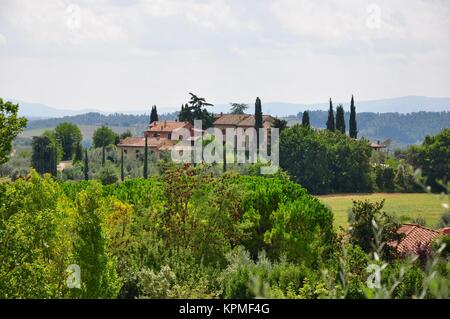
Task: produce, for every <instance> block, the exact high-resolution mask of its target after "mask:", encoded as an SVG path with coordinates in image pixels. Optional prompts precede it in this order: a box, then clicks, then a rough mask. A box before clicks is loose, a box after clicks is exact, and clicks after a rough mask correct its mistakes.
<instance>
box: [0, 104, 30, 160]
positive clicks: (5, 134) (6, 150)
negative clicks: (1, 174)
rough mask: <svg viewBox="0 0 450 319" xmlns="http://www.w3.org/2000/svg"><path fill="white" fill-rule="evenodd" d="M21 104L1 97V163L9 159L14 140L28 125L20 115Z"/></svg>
mask: <svg viewBox="0 0 450 319" xmlns="http://www.w3.org/2000/svg"><path fill="white" fill-rule="evenodd" d="M18 112H19V105H18V104H13V103H12V102H5V101H3V99H2V98H0V165H2V164H4V163H6V162H7V161H8V157H9V155H10V154H11V150H12V142H13V140H14V139H15V138H16V136H17V135H18V134H19V133H20V132H22V131H23V129H24V128H25V127H26V126H27V120H26V118H24V117H18V115H17V114H18Z"/></svg>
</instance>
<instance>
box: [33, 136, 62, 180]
mask: <svg viewBox="0 0 450 319" xmlns="http://www.w3.org/2000/svg"><path fill="white" fill-rule="evenodd" d="M54 148H55V145H54V144H53V143H52V141H51V140H50V139H49V138H48V137H47V136H35V137H33V142H32V149H33V154H32V156H31V166H32V167H33V168H34V169H35V170H36V171H37V172H38V173H39V174H45V173H50V174H54V168H53V166H54V163H55V162H56V160H55V159H53V158H54Z"/></svg>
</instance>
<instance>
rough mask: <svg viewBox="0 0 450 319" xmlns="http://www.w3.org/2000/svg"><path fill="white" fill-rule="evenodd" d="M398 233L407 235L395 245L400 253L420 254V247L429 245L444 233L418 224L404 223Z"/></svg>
mask: <svg viewBox="0 0 450 319" xmlns="http://www.w3.org/2000/svg"><path fill="white" fill-rule="evenodd" d="M397 233H398V234H404V235H405V236H404V237H403V238H402V239H401V240H400V242H399V243H398V244H397V245H394V246H395V247H396V249H397V251H398V252H399V253H400V254H405V255H408V254H418V252H419V249H420V248H425V247H429V246H430V244H431V242H432V241H433V240H435V239H436V238H438V237H439V236H442V234H443V233H442V232H439V231H436V230H433V229H429V228H426V227H422V226H420V225H416V224H404V225H402V226H401V227H400V228H399V229H398V230H397Z"/></svg>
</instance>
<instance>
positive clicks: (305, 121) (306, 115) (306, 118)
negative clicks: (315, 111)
mask: <svg viewBox="0 0 450 319" xmlns="http://www.w3.org/2000/svg"><path fill="white" fill-rule="evenodd" d="M302 125H303V126H311V124H310V123H309V112H308V111H304V112H303V117H302Z"/></svg>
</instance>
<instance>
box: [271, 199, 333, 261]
mask: <svg viewBox="0 0 450 319" xmlns="http://www.w3.org/2000/svg"><path fill="white" fill-rule="evenodd" d="M271 219H272V225H273V226H272V229H271V230H270V232H267V233H266V235H265V241H267V242H269V243H270V244H271V246H272V247H273V248H275V249H276V251H277V252H278V254H280V256H282V255H285V256H286V257H288V258H289V259H290V260H293V261H295V260H301V261H302V263H304V264H307V265H309V266H311V265H312V264H313V263H314V262H317V259H318V256H322V257H325V255H326V254H328V253H330V252H331V251H330V247H331V243H332V241H333V239H334V233H333V213H332V212H331V211H330V210H329V209H328V208H326V207H325V206H324V205H323V204H322V203H320V201H319V200H317V199H314V198H312V197H309V196H304V197H303V198H301V199H298V200H295V201H292V202H289V203H286V204H282V205H280V206H279V208H278V210H277V211H275V212H274V213H273V214H272V217H271Z"/></svg>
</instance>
